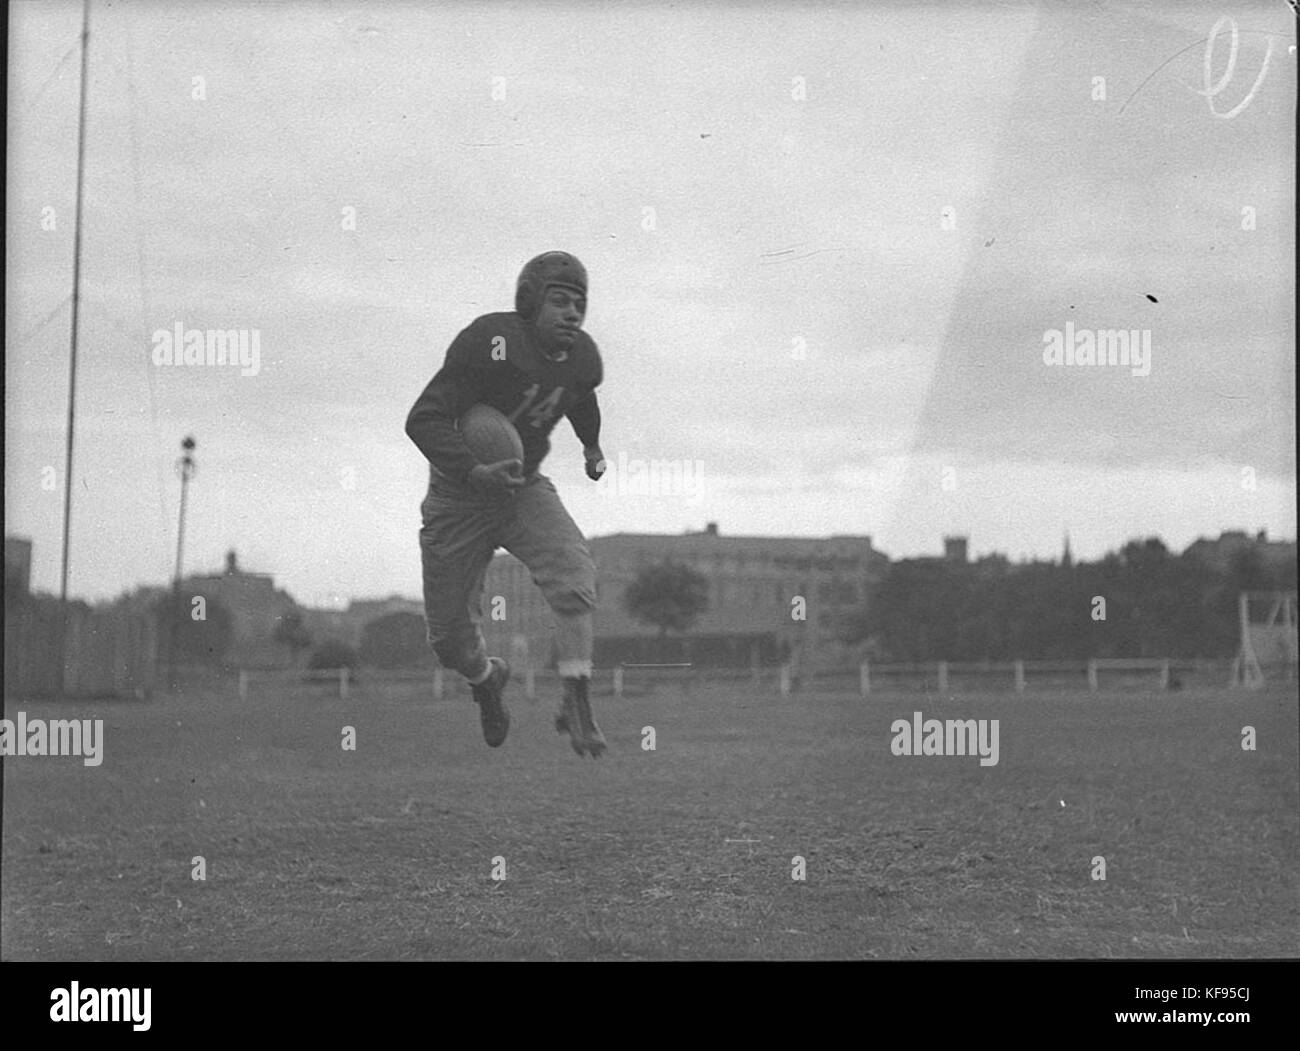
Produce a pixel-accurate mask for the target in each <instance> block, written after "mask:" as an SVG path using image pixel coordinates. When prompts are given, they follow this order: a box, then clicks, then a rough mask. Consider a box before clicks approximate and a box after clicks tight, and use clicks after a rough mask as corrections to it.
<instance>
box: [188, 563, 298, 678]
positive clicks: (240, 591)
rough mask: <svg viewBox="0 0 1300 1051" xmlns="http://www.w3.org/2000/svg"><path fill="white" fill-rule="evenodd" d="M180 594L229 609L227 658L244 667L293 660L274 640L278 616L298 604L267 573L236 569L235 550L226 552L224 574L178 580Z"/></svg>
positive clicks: (285, 663)
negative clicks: (229, 635) (229, 623)
mask: <svg viewBox="0 0 1300 1051" xmlns="http://www.w3.org/2000/svg"><path fill="white" fill-rule="evenodd" d="M180 591H181V594H182V595H186V594H190V595H203V596H205V597H206V598H208V599H210V600H215V601H217V602H220V603H221V604H222V605H223V606H225V607H226V608H227V609H228V610H230V615H231V619H232V621H233V624H232V628H233V634H234V639H233V641H232V643H231V647H230V652H229V654H228V655H227V658H226V659H227V660H228V661H229V662H230V663H233V664H238V665H240V666H242V667H245V668H265V667H283V666H285V665H287V664H289V663H291V661H292V656H291V651H290V650H289V648H288V647H287V646H284V645H281V644H280V643H278V642H276V641H275V629H276V626H277V625H278V624H279V622H280V618H281V617H283V616H284V614H286V613H287V612H289V611H290V610H292V609H296V608H297V605H298V604H297V603H296V602H295V601H294V600H293V599H292V598H291V597H290V596H289V595H288V593H286V592H284V591H281V590H279V589H278V588H277V587H276V586H275V581H274V579H273V578H272V577H271V575H270V574H269V573H249V572H246V571H244V570H242V569H240V568H239V563H238V560H237V559H236V556H235V552H234V551H230V552H228V553H227V554H226V569H225V572H224V573H214V574H211V575H207V576H200V575H195V576H190V577H186V578H185V579H184V580H183V581H181V586H180Z"/></svg>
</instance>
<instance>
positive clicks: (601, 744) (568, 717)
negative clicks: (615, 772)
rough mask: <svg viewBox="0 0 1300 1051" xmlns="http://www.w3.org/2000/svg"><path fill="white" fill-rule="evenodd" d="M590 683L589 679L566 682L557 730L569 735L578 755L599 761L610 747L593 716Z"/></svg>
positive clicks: (558, 715)
mask: <svg viewBox="0 0 1300 1051" xmlns="http://www.w3.org/2000/svg"><path fill="white" fill-rule="evenodd" d="M590 682H591V680H590V679H587V678H579V679H566V680H565V682H564V705H563V707H562V708H561V709H560V711H559V713H558V714H557V715H556V716H555V730H556V733H562V734H565V733H567V734H568V735H569V744H570V745H571V746H572V748H573V750H574V751H575V752H577V753H578V755H584V754H586V755H590V756H591V757H592V758H593V759H599V758H600V755H601V753H602V752H604V751H605V749H606V748H608V747H609V745H608V744H607V743H606V741H605V735H604V734H603V733H601V732H600V727H599V726H597V725H596V720H595V719H594V718H592V715H591V702H590V700H588V698H587V689H588V686H589V684H590Z"/></svg>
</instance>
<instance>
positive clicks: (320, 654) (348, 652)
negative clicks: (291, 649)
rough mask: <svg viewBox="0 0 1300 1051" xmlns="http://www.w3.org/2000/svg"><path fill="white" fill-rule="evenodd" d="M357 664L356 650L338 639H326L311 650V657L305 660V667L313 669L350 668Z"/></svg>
mask: <svg viewBox="0 0 1300 1051" xmlns="http://www.w3.org/2000/svg"><path fill="white" fill-rule="evenodd" d="M357 664H358V660H357V651H356V650H354V649H353V648H352V647H351V646H349V645H348V644H347V643H346V642H340V641H339V640H338V639H326V640H325V641H324V642H322V643H321V644H320V645H319V646H317V647H316V648H315V649H314V650H312V653H311V657H310V659H309V660H308V661H307V667H308V668H310V669H311V670H313V671H318V670H334V669H337V668H348V669H350V670H351V669H355V668H356V666H357Z"/></svg>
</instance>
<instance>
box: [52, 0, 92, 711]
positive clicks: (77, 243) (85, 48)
mask: <svg viewBox="0 0 1300 1051" xmlns="http://www.w3.org/2000/svg"><path fill="white" fill-rule="evenodd" d="M89 51H90V0H82V5H81V99H80V104H79V107H78V110H77V205H76V208H77V210H76V215H75V218H74V220H73V234H72V335H71V347H70V351H69V366H68V447H67V458H66V460H65V461H64V466H63V566H62V570H61V571H60V575H59V607H60V610H61V612H62V614H63V616H62V620H63V630H62V633H61V639H60V646H59V653H60V657H61V660H62V664H63V667H62V668H61V670H60V671H61V675H60V680H59V685H60V693H62V689H63V686H64V681H65V679H66V676H67V643H68V545H69V540H70V538H71V533H72V447H73V436H74V433H75V427H76V405H77V326H78V319H79V317H80V314H81V205H82V197H83V189H82V187H83V182H84V176H85V168H86V64H87V62H86V60H87V56H88V53H89Z"/></svg>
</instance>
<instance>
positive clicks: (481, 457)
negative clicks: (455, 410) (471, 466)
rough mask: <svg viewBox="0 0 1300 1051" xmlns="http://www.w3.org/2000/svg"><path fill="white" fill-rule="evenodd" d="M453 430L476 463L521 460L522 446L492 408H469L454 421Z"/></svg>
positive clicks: (516, 434)
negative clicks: (457, 431) (461, 436)
mask: <svg viewBox="0 0 1300 1051" xmlns="http://www.w3.org/2000/svg"><path fill="white" fill-rule="evenodd" d="M456 428H457V430H459V431H460V433H461V434H463V435H464V436H465V444H466V445H468V446H469V451H470V452H471V453H473V454H474V458H475V459H476V460H478V462H479V463H485V464H490V463H500V462H501V461H502V460H520V461H522V460H523V458H524V443H523V441H522V440H521V439H520V437H519V432H518V431H517V430H515V425H514V424H513V423H511V422H510V421H509V420H507V419H506V418H505V416H504V415H503V414H502V413H500V412H498V411H497V410H496V409H494V408H492V406H491V405H483V404H479V405H471V406H470V407H469V408H468V409H466V410H465V413H464V415H463V416H461V418H460V419H459V420H457V421H456Z"/></svg>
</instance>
